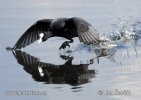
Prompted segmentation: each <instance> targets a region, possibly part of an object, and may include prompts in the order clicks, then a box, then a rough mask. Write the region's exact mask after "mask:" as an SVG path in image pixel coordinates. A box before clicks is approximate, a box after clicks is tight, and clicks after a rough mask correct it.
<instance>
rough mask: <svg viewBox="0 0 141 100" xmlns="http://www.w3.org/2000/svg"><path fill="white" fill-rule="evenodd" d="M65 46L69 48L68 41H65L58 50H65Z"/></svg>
mask: <svg viewBox="0 0 141 100" xmlns="http://www.w3.org/2000/svg"><path fill="white" fill-rule="evenodd" d="M67 46H68V47H70V45H69V43H68V41H65V42H64V43H63V44H62V45H61V46H60V48H59V49H60V50H61V49H65V48H66V47H67Z"/></svg>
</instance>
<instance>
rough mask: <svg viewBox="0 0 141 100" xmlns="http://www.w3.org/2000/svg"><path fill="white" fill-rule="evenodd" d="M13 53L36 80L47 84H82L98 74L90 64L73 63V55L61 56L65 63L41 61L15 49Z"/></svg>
mask: <svg viewBox="0 0 141 100" xmlns="http://www.w3.org/2000/svg"><path fill="white" fill-rule="evenodd" d="M13 55H14V56H15V58H16V59H17V62H18V63H19V64H21V65H23V66H24V70H25V71H26V72H27V73H29V74H31V75H32V77H33V79H34V80H36V81H39V82H45V83H46V84H70V85H80V84H84V83H88V82H89V79H91V78H94V77H95V74H96V73H95V70H89V69H88V66H89V64H79V65H73V64H72V60H73V57H69V56H65V55H61V56H60V58H61V59H64V60H66V62H65V64H63V65H55V64H50V63H44V62H40V61H39V59H38V58H36V57H33V56H31V55H29V54H27V53H25V52H22V51H20V50H16V51H13Z"/></svg>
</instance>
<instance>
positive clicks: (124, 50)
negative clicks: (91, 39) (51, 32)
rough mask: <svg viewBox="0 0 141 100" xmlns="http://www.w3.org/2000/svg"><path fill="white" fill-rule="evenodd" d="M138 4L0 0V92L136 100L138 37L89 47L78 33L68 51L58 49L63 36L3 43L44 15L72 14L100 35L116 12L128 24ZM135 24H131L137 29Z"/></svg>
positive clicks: (140, 90)
mask: <svg viewBox="0 0 141 100" xmlns="http://www.w3.org/2000/svg"><path fill="white" fill-rule="evenodd" d="M140 5H141V2H140V1H139V0H134V1H132V0H118V1H117V0H108V1H107V0H86V1H84V0H78V1H76V0H61V1H60V0H59V1H55V0H40V1H38V0H27V1H19V0H12V1H10V0H5V1H2V0H1V3H0V22H1V24H0V34H1V36H0V44H1V45H0V46H1V48H0V64H1V70H0V98H1V99H2V100H3V99H4V100H7V99H13V100H15V99H16V100H19V99H28V98H29V99H34V100H38V99H43V100H44V99H46V100H56V99H57V100H86V99H87V100H94V99H97V100H140V98H141V78H140V77H141V67H140V66H141V52H140V51H141V47H140V46H141V41H140V38H139V39H138V40H129V41H124V42H119V45H118V46H117V47H114V48H109V49H95V50H94V51H91V47H90V46H87V45H83V44H80V43H79V41H78V38H75V39H74V41H75V43H74V44H72V45H71V50H72V51H73V52H66V51H59V50H58V48H59V46H60V45H61V43H63V42H64V39H62V38H56V37H55V38H52V39H49V40H48V41H47V42H45V43H42V44H41V45H37V42H35V43H33V44H31V45H30V46H28V47H27V48H24V49H22V50H17V51H13V52H12V51H6V49H5V48H6V47H7V46H11V47H12V46H13V45H14V44H15V42H16V41H17V39H18V38H19V37H20V36H21V34H22V33H23V32H24V31H25V30H26V29H27V28H28V27H29V26H30V25H32V24H33V23H34V22H35V21H37V20H38V19H45V18H57V17H72V16H78V17H82V18H84V19H86V20H88V21H89V22H90V23H91V24H92V25H93V26H95V28H96V29H97V31H98V32H100V34H101V35H103V34H111V33H112V29H113V26H112V25H113V24H118V23H119V19H120V18H121V19H123V23H127V22H128V26H131V25H132V24H135V23H137V21H140V14H141V8H140ZM138 24H139V23H138ZM140 26H141V25H138V26H137V27H136V30H137V31H136V32H137V33H138V34H140ZM67 49H69V48H67Z"/></svg>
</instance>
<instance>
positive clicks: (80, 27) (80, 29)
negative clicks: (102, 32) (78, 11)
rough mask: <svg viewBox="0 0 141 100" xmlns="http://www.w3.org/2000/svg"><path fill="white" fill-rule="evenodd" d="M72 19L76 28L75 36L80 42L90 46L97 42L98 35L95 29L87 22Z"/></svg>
mask: <svg viewBox="0 0 141 100" xmlns="http://www.w3.org/2000/svg"><path fill="white" fill-rule="evenodd" d="M72 19H73V23H74V24H75V26H76V29H77V34H78V37H79V40H80V42H83V43H85V44H92V43H98V42H99V34H98V33H97V31H96V30H95V28H93V27H92V25H91V24H89V23H88V22H86V21H85V20H83V19H81V18H76V17H74V18H72Z"/></svg>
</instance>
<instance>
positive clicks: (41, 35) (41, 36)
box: [38, 33, 44, 44]
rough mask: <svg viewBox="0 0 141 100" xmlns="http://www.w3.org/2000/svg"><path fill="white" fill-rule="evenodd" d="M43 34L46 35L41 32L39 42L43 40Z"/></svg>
mask: <svg viewBox="0 0 141 100" xmlns="http://www.w3.org/2000/svg"><path fill="white" fill-rule="evenodd" d="M43 36H44V34H43V33H41V34H39V41H38V44H39V43H41V42H42V38H43Z"/></svg>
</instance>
